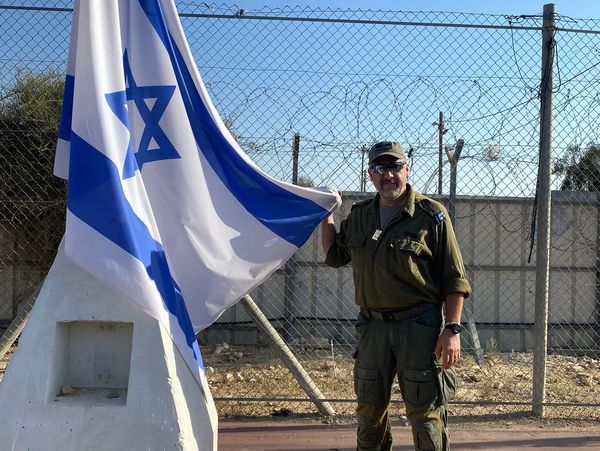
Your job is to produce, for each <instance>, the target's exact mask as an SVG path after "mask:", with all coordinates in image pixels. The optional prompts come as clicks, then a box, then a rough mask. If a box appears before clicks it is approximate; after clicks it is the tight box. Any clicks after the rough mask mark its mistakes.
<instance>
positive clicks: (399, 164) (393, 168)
mask: <svg viewBox="0 0 600 451" xmlns="http://www.w3.org/2000/svg"><path fill="white" fill-rule="evenodd" d="M405 164H406V163H405V162H404V161H396V162H394V163H388V164H374V165H373V166H371V169H372V170H373V171H374V172H376V173H377V174H379V175H383V174H385V173H386V172H387V171H390V172H392V173H394V174H395V173H397V172H400V171H401V170H402V168H403V167H404V165H405Z"/></svg>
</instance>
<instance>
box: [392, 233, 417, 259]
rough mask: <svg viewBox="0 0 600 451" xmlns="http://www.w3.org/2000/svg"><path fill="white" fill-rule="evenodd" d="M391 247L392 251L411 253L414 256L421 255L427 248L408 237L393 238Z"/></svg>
mask: <svg viewBox="0 0 600 451" xmlns="http://www.w3.org/2000/svg"><path fill="white" fill-rule="evenodd" d="M390 246H391V247H392V249H396V250H398V251H405V252H410V253H412V254H414V255H421V253H422V252H423V250H424V249H425V246H424V245H423V243H421V242H420V241H416V240H412V239H410V238H406V237H401V238H393V239H392V240H391V242H390Z"/></svg>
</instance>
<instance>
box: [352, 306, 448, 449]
mask: <svg viewBox="0 0 600 451" xmlns="http://www.w3.org/2000/svg"><path fill="white" fill-rule="evenodd" d="M441 323H442V315H441V310H440V308H439V307H438V306H434V307H433V308H429V309H428V310H427V311H425V312H423V313H420V314H418V315H417V316H415V317H411V318H407V319H404V320H400V321H388V320H383V319H375V318H369V317H368V314H367V313H365V312H361V314H360V316H359V319H358V322H357V325H356V332H357V335H358V347H357V350H356V353H355V357H356V362H355V366H354V390H355V393H356V397H357V401H358V407H357V409H356V412H357V422H358V432H357V444H358V447H357V449H358V450H359V451H366V450H377V451H387V450H391V449H392V434H391V426H390V422H389V419H388V404H389V401H390V397H391V390H392V384H393V382H394V378H395V376H396V375H397V376H398V382H399V384H400V391H401V393H402V398H403V400H404V403H405V405H406V415H407V418H408V420H409V422H410V424H411V426H412V433H413V440H414V445H415V449H416V450H436V451H437V450H448V449H449V441H448V432H447V402H448V401H449V400H450V399H452V397H453V396H454V392H455V389H456V376H455V374H454V371H453V370H442V369H441V367H440V366H439V365H438V364H437V363H436V359H435V345H436V341H437V338H438V336H439V333H440V330H441Z"/></svg>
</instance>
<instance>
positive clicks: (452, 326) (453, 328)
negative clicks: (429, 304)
mask: <svg viewBox="0 0 600 451" xmlns="http://www.w3.org/2000/svg"><path fill="white" fill-rule="evenodd" d="M446 329H450V331H451V332H452V333H454V334H459V333H460V332H461V330H462V326H461V325H460V324H447V325H446Z"/></svg>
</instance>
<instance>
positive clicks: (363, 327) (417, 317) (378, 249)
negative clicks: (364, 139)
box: [321, 141, 471, 451]
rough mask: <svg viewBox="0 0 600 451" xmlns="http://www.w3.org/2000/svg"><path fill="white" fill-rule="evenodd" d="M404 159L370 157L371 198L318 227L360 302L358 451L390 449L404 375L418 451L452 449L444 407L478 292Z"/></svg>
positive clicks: (399, 154)
mask: <svg viewBox="0 0 600 451" xmlns="http://www.w3.org/2000/svg"><path fill="white" fill-rule="evenodd" d="M408 172H409V167H408V164H407V162H406V159H405V156H404V150H403V149H402V146H400V144H398V143H395V142H389V141H384V142H379V143H377V144H375V145H374V146H372V147H371V149H370V150H369V176H370V178H371V182H372V183H373V185H374V186H375V189H376V190H377V195H376V197H375V198H374V199H369V200H366V201H363V202H359V203H357V204H355V205H353V206H352V210H351V212H350V214H349V215H348V217H347V218H346V219H345V220H344V221H343V222H342V223H341V226H340V230H339V232H337V231H336V227H335V224H334V222H333V216H330V217H328V218H326V219H325V220H324V221H323V223H322V224H321V233H322V244H323V251H324V253H325V255H326V258H325V262H326V263H327V264H328V265H329V266H332V267H336V268H337V267H340V266H343V265H345V264H347V263H349V262H352V271H353V277H354V286H355V299H356V303H357V304H358V305H359V306H360V314H359V318H358V321H357V324H356V331H357V335H358V345H357V349H356V352H355V358H356V361H355V366H354V390H355V392H356V397H357V401H358V406H357V409H356V412H357V422H358V431H357V444H358V447H357V449H358V450H361V451H362V450H390V449H391V448H392V434H391V427H390V422H389V419H388V405H389V401H390V397H391V391H392V384H393V381H394V377H395V376H398V382H399V384H400V391H401V393H402V398H403V400H404V403H405V405H406V415H407V418H408V420H409V421H410V424H411V426H412V433H413V440H414V445H415V449H417V450H447V449H449V442H448V433H447V403H448V401H449V400H450V399H451V398H452V397H453V396H454V391H455V387H456V377H455V374H454V370H453V369H452V366H453V365H454V363H455V362H456V361H457V360H458V359H459V357H460V335H459V334H460V331H461V326H460V320H461V312H462V306H463V301H464V298H466V297H467V296H468V295H469V293H470V291H471V288H470V286H469V282H468V281H467V279H466V277H465V269H464V265H463V261H462V257H461V254H460V250H459V248H458V244H457V242H456V237H455V235H454V231H453V229H452V224H451V223H450V220H449V218H448V214H447V212H446V209H445V208H444V206H443V205H442V204H440V203H439V202H436V201H434V200H432V199H429V198H428V197H425V196H423V195H422V194H419V193H416V192H415V191H413V189H412V188H411V186H410V185H409V184H408Z"/></svg>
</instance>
